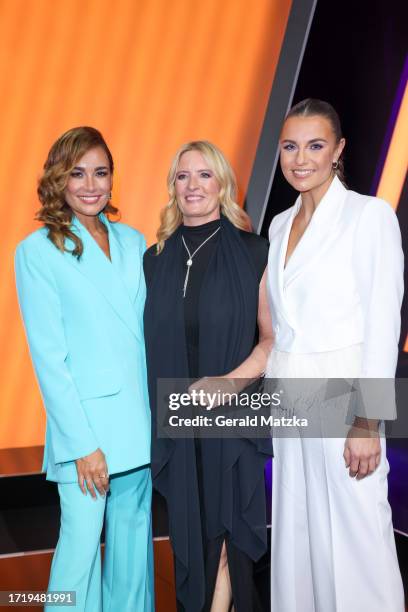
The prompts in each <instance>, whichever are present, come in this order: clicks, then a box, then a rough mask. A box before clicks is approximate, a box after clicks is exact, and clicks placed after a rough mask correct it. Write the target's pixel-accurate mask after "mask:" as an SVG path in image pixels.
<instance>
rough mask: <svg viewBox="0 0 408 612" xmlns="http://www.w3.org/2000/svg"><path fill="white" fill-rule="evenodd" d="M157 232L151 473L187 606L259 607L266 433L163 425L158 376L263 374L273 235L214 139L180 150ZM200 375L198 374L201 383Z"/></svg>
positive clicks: (150, 335) (190, 611)
mask: <svg viewBox="0 0 408 612" xmlns="http://www.w3.org/2000/svg"><path fill="white" fill-rule="evenodd" d="M168 190H169V195H170V200H169V203H168V204H167V206H166V207H165V209H164V210H163V212H162V215H161V225H160V228H159V230H158V232H157V238H158V242H157V244H156V245H154V246H153V247H151V248H150V249H148V251H146V253H145V257H144V270H145V276H146V284H147V299H146V307H145V337H146V347H147V365H148V378H149V394H150V401H151V406H152V414H153V432H154V433H153V444H152V475H153V480H154V486H155V488H156V489H157V490H158V491H159V492H160V493H161V494H162V495H163V496H164V497H165V499H166V502H167V507H168V513H169V529H170V539H171V543H172V547H173V552H174V560H175V571H176V591H177V600H178V608H179V610H185V611H186V612H201V611H203V610H205V611H210V610H211V612H223V611H224V610H225V611H226V612H227V611H228V610H230V608H231V603H232V602H233V604H234V610H235V612H251V611H252V610H255V609H257V598H256V594H255V589H254V583H253V562H254V561H256V560H257V559H259V558H260V557H261V556H262V555H263V554H264V553H265V552H266V549H267V542H266V509H265V486H264V465H265V462H266V460H267V459H268V457H269V456H270V455H271V444H270V441H269V440H258V441H255V440H250V439H242V438H237V439H207V438H204V437H196V438H195V439H187V438H183V439H169V438H159V437H158V436H157V434H156V424H155V420H156V409H157V395H156V394H157V389H156V386H157V379H158V378H178V379H180V378H185V379H187V378H194V379H200V378H202V377H204V376H205V377H225V378H226V377H228V378H230V379H236V381H235V382H236V385H237V386H238V387H239V386H240V385H241V384H242V383H241V382H240V381H241V380H242V379H247V380H248V379H249V380H254V379H257V378H259V377H260V376H261V375H262V374H263V372H264V370H265V366H266V360H267V355H268V352H269V350H270V348H271V343H272V328H271V322H270V316H269V310H268V304H267V299H266V273H265V269H266V263H267V255H268V244H267V241H266V240H265V239H264V238H261V237H260V236H257V235H256V234H253V233H251V232H250V228H251V224H250V220H249V217H248V216H247V215H246V213H245V212H244V211H243V210H242V209H241V208H240V207H239V206H238V204H236V202H235V196H236V182H235V178H234V175H233V172H232V169H231V167H230V165H229V163H228V162H227V160H226V159H225V158H224V156H223V154H222V153H221V152H220V151H219V150H218V149H217V148H216V147H215V146H214V145H212V144H211V143H209V142H207V141H196V142H190V143H188V144H186V145H184V146H182V147H181V148H180V149H179V151H178V152H177V154H176V156H175V158H174V160H173V163H172V166H171V168H170V171H169V175H168ZM197 384H198V385H199V382H198V383H196V385H197Z"/></svg>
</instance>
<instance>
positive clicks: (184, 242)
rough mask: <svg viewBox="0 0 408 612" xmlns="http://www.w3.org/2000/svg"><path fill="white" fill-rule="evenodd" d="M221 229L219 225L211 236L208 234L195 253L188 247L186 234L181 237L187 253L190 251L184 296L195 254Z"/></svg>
mask: <svg viewBox="0 0 408 612" xmlns="http://www.w3.org/2000/svg"><path fill="white" fill-rule="evenodd" d="M220 229H221V228H220V227H217V229H216V230H215V232H213V233H212V234H211V235H210V236H208V238H206V239H205V240H204V242H202V243H201V244H200V245H199V246H198V247H197V248H196V250H195V251H194V253H190V249H189V248H188V246H187V244H186V241H185V240H184V236H182V237H181V239H182V241H183V244H184V247H185V249H186V251H187V253H188V259H187V262H186V263H187V271H186V277H185V279H184V287H183V298H185V297H186V291H187V285H188V279H189V276H190V268H191V266H192V265H193V257H194V255H196V253H198V251H199V250H200V249H201V247H203V246H204V245H205V243H206V242H208V241H209V240H210V239H211V238H212V237H213V236H215V234H216V233H217V232H219V231H220Z"/></svg>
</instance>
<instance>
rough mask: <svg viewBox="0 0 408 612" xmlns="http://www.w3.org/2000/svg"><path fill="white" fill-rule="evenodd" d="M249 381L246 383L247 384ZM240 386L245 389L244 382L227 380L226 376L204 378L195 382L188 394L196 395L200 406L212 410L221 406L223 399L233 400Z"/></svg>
mask: <svg viewBox="0 0 408 612" xmlns="http://www.w3.org/2000/svg"><path fill="white" fill-rule="evenodd" d="M250 382H251V381H248V383H247V384H249V383H250ZM241 386H243V387H245V386H246V384H245V381H241V380H240V379H239V380H238V379H232V378H228V376H204V377H203V378H200V379H199V380H196V381H195V382H194V383H193V384H191V385H190V386H189V388H188V392H189V393H190V394H191V395H192V394H193V393H194V394H196V397H197V398H198V399H199V401H200V404H201V405H202V406H203V407H205V408H206V410H212V409H213V408H218V406H221V405H223V401H222V400H223V397H224V398H227V399H228V398H230V396H232V399H234V396H238V394H239V393H240V391H241V390H242V389H241Z"/></svg>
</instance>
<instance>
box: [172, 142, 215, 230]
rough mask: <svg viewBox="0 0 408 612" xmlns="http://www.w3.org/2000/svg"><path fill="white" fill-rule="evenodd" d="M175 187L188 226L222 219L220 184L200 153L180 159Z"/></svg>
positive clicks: (190, 153) (192, 153)
mask: <svg viewBox="0 0 408 612" xmlns="http://www.w3.org/2000/svg"><path fill="white" fill-rule="evenodd" d="M174 187H175V192H176V198H177V204H178V207H179V208H180V211H181V213H182V215H183V223H184V224H185V225H201V224H203V223H208V222H209V221H214V220H215V219H219V218H220V202H219V194H220V185H219V183H218V180H217V178H216V177H215V174H214V171H213V170H211V168H209V164H208V162H207V161H206V160H205V158H204V156H203V155H202V154H201V153H200V152H199V151H194V150H193V151H186V152H185V153H183V155H182V156H181V157H180V162H179V165H178V168H177V172H176V178H175V183H174Z"/></svg>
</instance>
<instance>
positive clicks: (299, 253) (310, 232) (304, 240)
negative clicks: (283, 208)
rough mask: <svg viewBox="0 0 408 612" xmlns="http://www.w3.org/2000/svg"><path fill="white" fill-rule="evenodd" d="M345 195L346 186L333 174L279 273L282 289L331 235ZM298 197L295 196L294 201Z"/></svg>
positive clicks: (312, 257)
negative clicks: (281, 273) (280, 273)
mask: <svg viewBox="0 0 408 612" xmlns="http://www.w3.org/2000/svg"><path fill="white" fill-rule="evenodd" d="M346 195H347V190H346V189H345V187H344V186H343V185H342V183H341V182H340V181H339V179H338V178H337V177H335V178H334V179H333V181H332V183H331V185H330V187H329V189H328V190H327V192H326V193H325V195H324V196H323V198H322V200H321V202H320V203H319V205H318V207H317V208H316V210H315V212H314V213H313V216H312V218H311V220H310V222H309V225H308V227H307V228H306V230H305V232H304V234H303V236H302V237H301V239H300V240H299V242H298V244H297V245H296V247H295V249H294V251H293V253H292V255H291V256H290V258H289V260H288V262H287V264H286V267H285V269H284V274H283V287H284V289H286V287H287V286H288V285H289V284H290V283H291V282H293V281H294V280H295V279H296V278H297V277H298V276H299V274H301V273H302V271H303V270H304V269H306V267H308V266H309V265H310V264H311V263H312V261H313V260H314V259H315V258H316V257H319V256H321V254H322V251H324V249H325V247H326V246H327V243H328V242H330V241H331V240H332V239H333V231H332V230H333V227H335V226H336V223H337V220H338V218H339V216H340V213H341V210H342V206H343V203H344V200H345V197H346ZM298 201H299V199H298V200H297V203H298ZM298 210H299V209H298ZM296 212H297V211H296ZM292 220H293V217H292ZM291 227H292V222H291V223H290V226H289V231H288V237H287V239H286V244H285V250H284V255H283V257H285V255H286V250H287V243H288V238H289V233H290V228H291Z"/></svg>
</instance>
